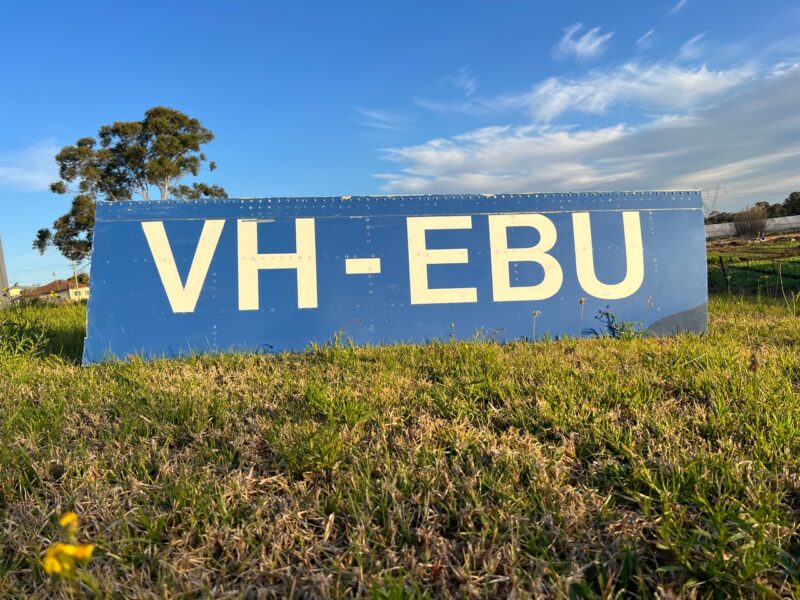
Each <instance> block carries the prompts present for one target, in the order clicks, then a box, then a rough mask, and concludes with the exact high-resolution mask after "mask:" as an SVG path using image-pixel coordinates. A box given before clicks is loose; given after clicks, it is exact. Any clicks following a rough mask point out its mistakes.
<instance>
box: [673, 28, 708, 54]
mask: <svg viewBox="0 0 800 600" xmlns="http://www.w3.org/2000/svg"><path fill="white" fill-rule="evenodd" d="M705 37H706V34H705V32H703V33H698V34H697V35H696V36H694V37H693V38H691V39H690V40H689V41H687V42H686V43H685V44H684V45H683V46H681V49H680V50H679V51H678V58H679V59H680V60H696V59H698V58H700V57H701V56H702V54H703V45H702V44H701V42H702V41H703V39H705Z"/></svg>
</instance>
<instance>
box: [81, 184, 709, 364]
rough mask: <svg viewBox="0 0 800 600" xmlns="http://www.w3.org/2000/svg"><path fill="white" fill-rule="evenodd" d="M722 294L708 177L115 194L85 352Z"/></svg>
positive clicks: (99, 223)
mask: <svg viewBox="0 0 800 600" xmlns="http://www.w3.org/2000/svg"><path fill="white" fill-rule="evenodd" d="M707 299H708V298H707V287H706V258H705V237H704V228H703V213H702V203H701V200H700V195H699V193H697V192H627V193H607V192H603V193H580V194H508V195H500V194H497V195H484V196H398V197H336V198H265V199H253V200H201V201H196V202H185V201H166V202H115V203H99V204H98V206H97V220H96V227H95V234H94V252H93V257H92V296H91V299H90V301H89V317H88V336H87V340H86V344H85V350H84V363H92V362H97V361H101V360H104V359H107V358H112V357H118V358H123V357H126V356H129V355H138V356H143V357H146V358H153V357H159V356H170V357H171V356H181V355H186V354H191V353H204V352H221V351H256V352H264V351H283V350H302V349H304V348H306V347H308V345H309V344H310V343H312V342H314V343H318V344H319V343H324V342H326V341H329V340H331V339H332V338H333V337H334V336H335V335H337V334H343V335H344V336H345V337H348V338H350V339H352V340H353V341H354V342H355V343H360V344H383V343H398V342H412V343H418V342H425V341H429V340H433V339H448V338H451V337H456V338H459V339H469V338H473V337H474V336H475V335H476V334H478V335H482V336H485V337H490V338H493V339H499V340H502V341H506V340H512V339H520V338H527V339H530V338H532V337H533V336H534V334H536V335H537V337H541V336H542V335H545V334H549V335H551V336H565V335H568V336H576V337H577V336H581V335H583V332H584V330H586V329H588V328H592V327H595V328H596V327H597V322H596V321H595V319H594V317H595V315H596V314H597V313H598V311H600V310H604V309H606V308H609V309H610V310H611V311H612V312H614V313H615V314H616V316H617V318H619V319H621V320H625V321H633V322H636V323H639V324H640V325H641V327H642V328H643V329H646V330H647V331H648V332H649V333H652V334H666V333H675V332H680V331H694V332H702V331H705V329H706V323H707V314H706V304H707ZM534 313H535V314H536V317H535V318H534ZM534 319H535V321H536V322H535V332H534Z"/></svg>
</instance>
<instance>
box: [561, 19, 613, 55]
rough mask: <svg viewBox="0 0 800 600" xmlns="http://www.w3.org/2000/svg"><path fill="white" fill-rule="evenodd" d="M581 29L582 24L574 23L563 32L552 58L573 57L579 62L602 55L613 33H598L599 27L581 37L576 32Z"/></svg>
mask: <svg viewBox="0 0 800 600" xmlns="http://www.w3.org/2000/svg"><path fill="white" fill-rule="evenodd" d="M582 28H583V24H582V23H575V24H574V25H570V26H569V27H567V28H566V29H565V30H564V35H563V36H562V38H561V41H560V42H559V43H558V47H557V48H556V49H555V50H554V51H553V57H554V58H568V57H572V56H574V57H575V58H576V59H578V60H579V61H584V60H589V59H591V58H595V57H597V56H599V55H600V54H602V53H603V50H605V46H606V44H607V43H608V41H609V40H610V39H611V38H612V36H613V35H614V32H613V31H610V32H608V33H602V34H601V33H600V29H601V28H600V27H594V28H592V29H590V30H589V31H587V32H586V33H584V34H583V35H581V36H578V37H576V36H577V34H578V32H579V31H580V30H581V29H582Z"/></svg>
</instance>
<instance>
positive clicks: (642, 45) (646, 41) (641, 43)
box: [636, 29, 655, 50]
mask: <svg viewBox="0 0 800 600" xmlns="http://www.w3.org/2000/svg"><path fill="white" fill-rule="evenodd" d="M654 33H655V30H654V29H650V30H649V31H648V32H647V33H645V34H644V35H643V36H642V37H640V38H639V39H637V40H636V45H637V46H638V47H639V49H640V50H647V49H648V48H649V47H650V46H652V45H653V34H654Z"/></svg>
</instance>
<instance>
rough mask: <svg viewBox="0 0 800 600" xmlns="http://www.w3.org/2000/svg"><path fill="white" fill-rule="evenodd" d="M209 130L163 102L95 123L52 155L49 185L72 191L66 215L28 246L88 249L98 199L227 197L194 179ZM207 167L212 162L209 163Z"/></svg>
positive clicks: (76, 253)
mask: <svg viewBox="0 0 800 600" xmlns="http://www.w3.org/2000/svg"><path fill="white" fill-rule="evenodd" d="M213 139H214V134H213V133H211V131H210V130H208V129H206V128H205V127H203V125H202V124H201V123H200V121H199V120H197V119H194V118H191V117H189V116H187V115H185V114H184V113H182V112H180V111H177V110H174V109H172V108H167V107H163V106H156V107H154V108H151V109H150V110H148V111H147V112H146V113H145V115H144V119H142V120H141V121H118V122H116V123H113V124H112V125H104V126H102V127H101V128H100V130H99V132H98V135H97V139H95V138H91V137H85V138H81V139H79V140H78V141H77V142H76V143H75V144H74V145H71V146H65V147H64V148H62V149H61V151H60V152H59V153H58V154H57V155H56V162H57V163H58V168H59V177H60V179H59V180H58V181H56V182H55V183H53V184H51V185H50V190H51V191H52V192H54V193H56V194H66V193H69V192H72V193H74V194H75V196H74V198H73V201H72V206H71V208H70V210H69V212H67V213H66V214H64V215H62V216H61V217H59V218H58V219H56V221H55V222H54V223H53V226H52V228H51V229H40V230H39V232H38V233H37V235H36V239H35V240H34V242H33V247H34V248H35V249H37V250H39V252H42V253H43V252H44V251H45V250H46V249H47V247H48V246H50V245H53V246H55V247H56V248H58V250H59V251H60V252H61V253H62V254H63V255H64V256H66V257H67V258H69V259H70V260H76V261H79V260H82V259H83V258H86V257H87V256H88V255H89V253H90V252H91V248H92V231H93V229H94V207H95V202H96V201H98V200H105V201H111V202H113V201H117V200H135V199H141V200H150V199H151V197H154V193H153V192H154V191H155V192H156V193H157V194H158V196H159V197H160V198H161V199H162V200H166V199H168V198H175V199H181V200H196V199H199V198H205V197H211V198H226V197H227V194H226V192H225V190H224V189H223V188H221V187H220V186H217V185H208V184H205V183H201V182H193V183H192V184H191V185H186V184H183V183H181V181H182V180H183V179H184V178H186V177H188V176H192V177H196V176H198V175H199V173H200V171H201V169H202V168H203V167H204V165H205V164H206V162H207V158H206V155H205V153H203V152H202V151H201V148H202V146H203V145H205V144H207V143H208V142H210V141H211V140H213ZM207 168H208V169H209V170H210V171H213V170H214V169H216V164H215V163H214V162H213V161H211V162H208V164H207Z"/></svg>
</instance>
